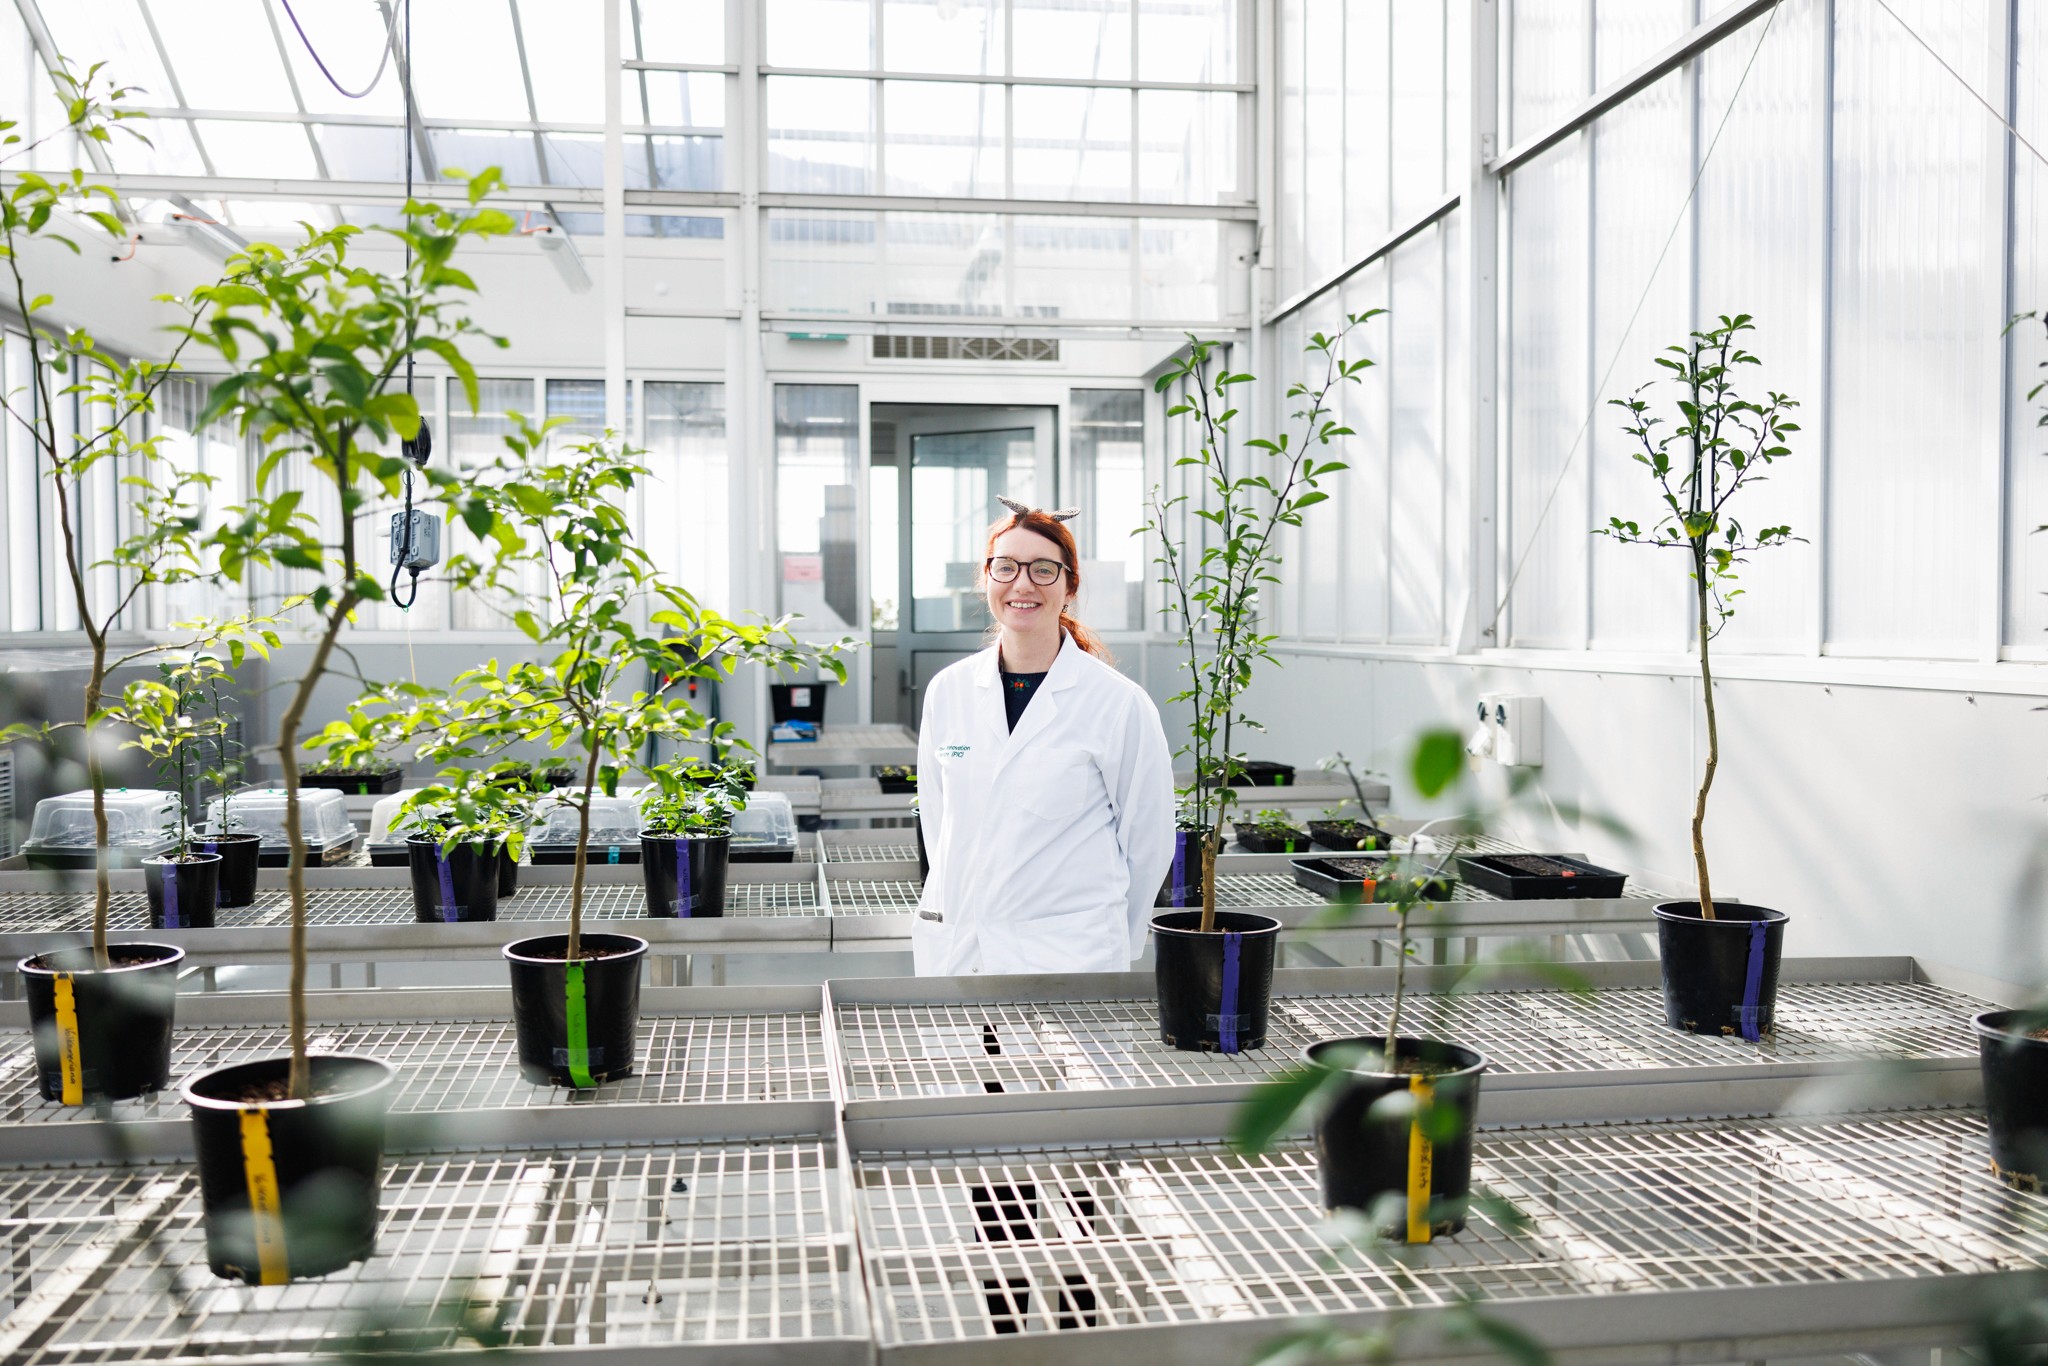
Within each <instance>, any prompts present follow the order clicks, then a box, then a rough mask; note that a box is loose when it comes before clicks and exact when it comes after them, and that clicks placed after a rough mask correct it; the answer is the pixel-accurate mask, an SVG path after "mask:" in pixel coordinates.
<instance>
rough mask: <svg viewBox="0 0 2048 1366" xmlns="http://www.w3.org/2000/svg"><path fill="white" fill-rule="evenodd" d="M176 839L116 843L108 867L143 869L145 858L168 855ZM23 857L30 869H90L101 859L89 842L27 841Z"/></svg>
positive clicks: (88, 870) (110, 854) (23, 848)
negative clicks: (40, 842)
mask: <svg viewBox="0 0 2048 1366" xmlns="http://www.w3.org/2000/svg"><path fill="white" fill-rule="evenodd" d="M176 843H177V841H175V840H171V839H164V840H161V841H159V842H158V843H155V844H117V845H115V846H114V847H113V848H112V849H111V850H109V851H108V854H107V866H108V867H109V868H140V867H141V866H142V861H143V860H144V859H146V858H155V857H157V856H158V855H160V854H168V853H169V852H171V848H172V846H173V845H175V844H176ZM21 856H22V858H23V859H24V860H25V861H26V862H27V864H28V866H29V867H31V868H41V869H56V870H62V871H67V872H68V871H77V870H83V871H86V872H91V871H92V870H93V869H95V868H97V867H98V866H99V858H98V856H97V855H96V854H95V853H94V851H93V847H92V846H91V845H90V844H24V845H22V846H21Z"/></svg>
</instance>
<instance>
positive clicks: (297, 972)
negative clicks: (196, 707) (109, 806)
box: [221, 591, 357, 1100]
mask: <svg viewBox="0 0 2048 1366" xmlns="http://www.w3.org/2000/svg"><path fill="white" fill-rule="evenodd" d="M356 602H357V599H356V595H355V593H354V592H353V591H350V592H345V593H343V594H342V595H341V598H340V600H339V601H337V602H336V603H335V605H334V608H333V611H332V612H331V614H330V615H329V616H328V618H327V629H326V630H325V631H324V632H322V633H321V636H320V644H319V645H318V646H317V647H315V649H314V651H313V660H312V662H311V663H310V664H308V665H307V666H306V672H305V675H304V676H303V677H302V678H300V679H299V686H298V689H297V690H296V691H295V692H293V693H292V700H291V705H290V706H288V707H286V708H285V710H284V720H283V722H282V723H280V724H279V726H278V729H277V766H278V768H279V769H281V770H282V771H283V775H284V833H285V838H286V839H287V840H288V841H290V843H291V867H290V869H289V871H288V873H287V878H286V880H287V881H288V882H289V883H290V885H291V893H292V977H291V1020H292V1066H291V1081H290V1087H291V1096H292V1099H294V1100H311V1099H312V1098H313V1070H312V1065H311V1064H310V1063H309V1062H308V1061H307V1059H306V833H305V829H304V827H303V826H302V825H301V824H300V823H299V757H298V741H299V725H300V723H301V722H303V721H304V720H305V719H306V708H307V706H308V705H309V704H310V703H311V702H312V700H313V688H314V686H315V685H316V684H318V683H319V682H320V676H321V675H322V674H323V673H325V672H326V671H327V661H328V659H329V658H330V657H331V656H332V655H333V654H334V642H335V640H336V639H337V638H339V637H340V635H341V628H342V627H343V626H345V625H346V624H347V623H348V618H349V614H350V613H352V612H354V611H355V609H356ZM221 820H222V821H223V823H225V821H226V820H227V804H226V803H225V802H223V803H222V804H221Z"/></svg>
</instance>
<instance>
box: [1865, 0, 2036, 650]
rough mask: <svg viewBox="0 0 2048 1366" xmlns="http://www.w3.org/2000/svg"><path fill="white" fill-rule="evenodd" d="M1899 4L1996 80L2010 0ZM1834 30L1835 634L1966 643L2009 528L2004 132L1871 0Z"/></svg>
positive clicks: (1888, 641) (1939, 45) (1869, 641)
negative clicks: (1993, 547) (2004, 497)
mask: <svg viewBox="0 0 2048 1366" xmlns="http://www.w3.org/2000/svg"><path fill="white" fill-rule="evenodd" d="M1890 2H1891V4H1892V5H1893V8H1895V9H1896V10H1897V11H1898V13H1899V15H1900V16H1901V17H1902V18H1903V19H1904V20H1905V22H1906V23H1908V24H1911V25H1912V26H1913V28H1914V29H1915V31H1917V32H1918V33H1920V34H1921V35H1923V36H1924V37H1925V38H1926V39H1927V41H1928V42H1929V43H1930V44H1932V45H1933V46H1934V48H1935V49H1936V50H1937V51H1939V52H1940V53H1941V54H1942V56H1943V57H1944V58H1945V59H1946V60H1947V61H1948V63H1949V64H1950V65H1951V66H1953V67H1954V68H1955V69H1956V71H1957V72H1958V73H1959V74H1960V75H1961V77H1962V78H1963V79H1964V80H1966V81H1968V82H1969V83H1970V84H1971V85H1972V86H1974V87H1975V88H1976V89H1978V90H1989V91H1996V90H1997V89H1998V87H1999V84H2000V72H1999V69H1998V67H1997V66H1996V64H1995V61H1994V58H1995V55H1996V50H1997V46H1998V36H1999V35H1998V30H1999V27H2000V22H2001V19H2002V14H2003V8H2004V7H2003V6H2002V5H2001V4H1998V3H1996V2H1995V0H1890ZM1835 40H1836V47H1835V52H1836V75H1835V125H1834V127H1835V144H1834V146H1835V157H1834V174H1835V194H1836V199H1835V206H1836V208H1835V234H1834V250H1835V257H1834V308H1835V312H1834V333H1833V336H1834V352H1833V394H1834V404H1833V415H1834V433H1833V440H1832V441H1831V443H1830V448H1831V455H1830V464H1829V471H1828V526H1827V541H1826V554H1827V576H1828V600H1827V648H1828V650H1829V651H1831V652H1834V653H1841V654H1855V655H1907V656H1914V657H1926V658H1968V657H1971V656H1973V655H1976V654H1978V653H1980V652H1981V651H1982V648H1983V646H1984V644H1985V641H1984V640H1983V638H1982V631H1981V629H1980V623H1979V618H1980V612H1979V610H1978V605H1979V604H1981V603H1983V602H1984V601H1985V594H1986V592H1987V591H1988V590H1989V588H1990V587H1991V585H1990V584H1989V583H1988V582H1987V578H1986V575H1985V574H1984V572H1983V569H1982V565H1983V561H1984V553H1983V547H1984V544H1985V538H1986V537H1987V536H1994V535H1996V534H1997V526H1996V521H1995V518H1994V517H1993V516H1991V515H1990V514H1991V510H1992V509H1995V508H1996V507H1997V501H1996V499H1997V491H1996V489H1995V488H1993V487H1991V486H1990V479H1989V477H1988V474H1987V471H1988V469H1989V465H1988V460H1987V453H1988V452H1991V451H1995V450H1996V449H1997V447H1998V437H1999V433H1998V428H1999V410H2000V408H2001V407H2002V406H2003V404H2004V402H2005V398H2004V396H2003V395H2001V394H2000V393H1999V391H1998V377H1999V374H2000V366H1999V360H2000V355H1999V348H2000V341H1999V326H2000V323H2001V321H2002V317H2001V314H2002V311H2003V310H2002V289H2001V285H2002V281H2001V278H2000V277H2001V270H2000V257H2001V243H2002V238H2003V234H2002V232H2001V230H2000V229H2001V215H2000V213H1999V203H2000V197H2001V196H2000V192H1999V186H2000V181H2001V178H2002V174H2003V158H2002V156H2001V154H2000V150H1999V137H2000V136H2002V134H1999V133H1998V128H1997V125H1996V124H1995V123H1993V122H1992V121H1991V120H1990V119H1989V118H1988V117H1986V115H1985V113H1984V111H1983V109H1982V108H1981V107H1980V106H1978V105H1977V104H1976V103H1975V102H1974V101H1972V100H1971V98H1970V96H1969V95H1968V93H1966V92H1965V91H1963V90H1961V89H1959V88H1958V87H1957V84H1956V81H1955V78H1954V77H1951V76H1950V75H1949V74H1948V73H1947V72H1945V71H1943V70H1942V69H1941V67H1939V66H1938V65H1936V64H1935V63H1934V61H1932V60H1931V59H1930V58H1929V56H1928V54H1927V53H1926V52H1925V51H1923V50H1922V49H1921V48H1920V46H1919V45H1918V44H1916V43H1914V42H1913V41H1912V39H1911V38H1910V37H1908V36H1907V35H1906V34H1905V33H1903V32H1901V31H1900V28H1899V25H1898V23H1897V22H1896V21H1895V20H1894V19H1893V18H1892V17H1891V15H1890V14H1888V13H1886V12H1885V11H1884V10H1883V9H1881V8H1879V7H1878V6H1875V5H1864V4H1844V5H1840V6H1838V7H1837V10H1836V33H1835ZM1995 134H1997V135H1996V136H1994V135H1995Z"/></svg>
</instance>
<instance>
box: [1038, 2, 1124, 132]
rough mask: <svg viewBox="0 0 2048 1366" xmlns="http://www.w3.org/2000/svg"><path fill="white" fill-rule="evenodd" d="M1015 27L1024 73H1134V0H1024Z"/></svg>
mask: <svg viewBox="0 0 2048 1366" xmlns="http://www.w3.org/2000/svg"><path fill="white" fill-rule="evenodd" d="M1010 27H1011V41H1012V42H1014V43H1015V44H1016V52H1015V55H1014V70H1015V73H1016V74H1017V75H1019V76H1065V77H1069V78H1072V79H1077V80H1091V79H1092V80H1105V81H1123V80H1129V79H1130V75H1131V0H1031V3H1028V4H1026V3H1022V0H1019V3H1018V4H1017V13H1016V15H1015V17H1014V18H1013V19H1012V20H1011V25H1010ZM1020 122H1021V120H1020Z"/></svg>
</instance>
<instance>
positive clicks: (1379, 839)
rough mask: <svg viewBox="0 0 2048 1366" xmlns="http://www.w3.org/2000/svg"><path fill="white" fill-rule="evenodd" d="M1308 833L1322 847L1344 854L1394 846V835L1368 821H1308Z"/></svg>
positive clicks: (1386, 848)
mask: <svg viewBox="0 0 2048 1366" xmlns="http://www.w3.org/2000/svg"><path fill="white" fill-rule="evenodd" d="M1308 835H1309V838H1310V839H1312V840H1314V841H1315V842H1316V843H1317V844H1319V845H1321V846H1322V847H1323V848H1325V849H1335V850H1337V851H1339V852H1340V853H1346V854H1349V853H1356V852H1358V851H1360V850H1368V851H1370V850H1388V849H1392V848H1393V847H1394V837H1393V836H1392V835H1390V834H1388V833H1387V832H1386V831H1384V830H1382V829H1380V828H1379V827H1378V826H1377V825H1374V824H1372V823H1371V822H1369V821H1310V822H1309V823H1308ZM1361 841H1362V842H1361Z"/></svg>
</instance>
